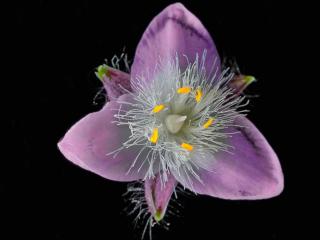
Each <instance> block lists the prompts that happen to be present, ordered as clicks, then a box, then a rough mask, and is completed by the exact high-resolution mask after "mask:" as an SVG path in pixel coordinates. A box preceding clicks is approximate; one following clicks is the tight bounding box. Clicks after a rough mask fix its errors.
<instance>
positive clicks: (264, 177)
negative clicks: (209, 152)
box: [173, 117, 283, 199]
mask: <svg viewBox="0 0 320 240" xmlns="http://www.w3.org/2000/svg"><path fill="white" fill-rule="evenodd" d="M235 124H236V125H240V126H243V127H241V128H240V127H239V128H236V131H240V132H241V133H238V134H234V135H232V138H230V140H229V141H230V142H229V144H230V145H232V146H233V147H234V150H232V152H233V153H232V154H230V153H226V152H220V153H219V154H217V155H216V156H214V157H213V156H211V158H212V163H213V165H212V171H208V170H204V169H201V170H199V171H198V174H199V177H200V179H201V181H202V183H200V182H199V181H198V180H196V179H194V178H193V179H191V181H192V184H190V181H188V176H186V175H185V174H183V173H182V172H183V171H181V173H180V174H178V173H174V172H173V174H174V175H175V177H176V178H177V180H178V181H179V182H181V183H182V184H183V185H184V186H186V187H188V188H190V189H191V190H193V191H195V192H197V193H200V194H206V195H210V196H213V197H219V198H224V199H264V198H271V197H274V196H277V195H279V194H280V193H281V192H282V190H283V174H282V170H281V166H280V163H279V160H278V158H277V156H276V154H275V152H274V151H273V150H272V148H271V146H270V145H269V143H268V142H267V141H266V139H265V138H264V137H263V136H262V134H261V133H260V132H259V130H258V129H257V128H256V127H255V126H254V125H253V124H252V123H251V122H250V121H249V120H248V119H246V118H245V117H239V118H237V119H236V121H235Z"/></svg>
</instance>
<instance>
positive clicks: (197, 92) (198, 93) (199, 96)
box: [195, 88, 202, 103]
mask: <svg viewBox="0 0 320 240" xmlns="http://www.w3.org/2000/svg"><path fill="white" fill-rule="evenodd" d="M195 98H196V101H197V103H198V102H200V100H201V98H202V91H201V89H200V88H198V89H197V91H196V97H195Z"/></svg>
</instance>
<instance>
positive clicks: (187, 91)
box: [177, 87, 191, 94]
mask: <svg viewBox="0 0 320 240" xmlns="http://www.w3.org/2000/svg"><path fill="white" fill-rule="evenodd" d="M190 91H191V87H182V88H178V90H177V93H179V94H187V93H189V92H190Z"/></svg>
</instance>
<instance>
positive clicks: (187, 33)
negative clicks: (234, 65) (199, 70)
mask: <svg viewBox="0 0 320 240" xmlns="http://www.w3.org/2000/svg"><path fill="white" fill-rule="evenodd" d="M205 50H206V51H207V57H206V62H205V67H206V70H207V73H208V75H209V73H210V72H212V73H215V72H216V71H218V70H219V69H220V59H219V55H218V52H217V49H216V47H215V45H214V43H213V41H212V38H211V36H210V34H209V33H208V31H207V30H206V29H205V27H204V26H203V25H202V23H201V22H200V21H199V19H198V18H197V17H196V16H194V15H193V14H192V13H191V12H189V11H188V10H187V9H186V8H185V7H184V6H183V5H182V4H181V3H175V4H172V5H170V6H168V7H167V8H165V9H164V10H163V11H162V12H161V13H160V14H159V15H157V16H156V17H155V18H154V19H153V20H152V22H151V23H150V25H149V26H148V28H147V29H146V31H145V32H144V34H143V36H142V38H141V40H140V42H139V45H138V47H137V50H136V54H135V58H134V62H133V64H132V68H131V77H132V80H131V81H135V78H136V77H137V76H138V77H141V76H144V75H146V74H147V76H148V77H150V78H152V74H153V73H154V70H155V67H156V65H157V64H158V62H159V59H161V61H164V62H166V60H167V59H168V58H172V57H175V56H176V54H178V56H179V61H180V65H181V68H182V69H183V67H185V66H186V65H187V59H186V58H185V56H187V57H188V60H189V62H193V61H194V60H195V58H196V55H197V54H199V56H200V57H201V56H202V54H203V52H204V51H205ZM147 80H148V79H147Z"/></svg>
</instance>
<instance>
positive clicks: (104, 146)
mask: <svg viewBox="0 0 320 240" xmlns="http://www.w3.org/2000/svg"><path fill="white" fill-rule="evenodd" d="M119 99H122V100H128V98H127V97H126V96H121V97H120V98H119ZM128 101H129V100H128ZM119 105H120V104H119V103H117V102H115V101H111V102H108V103H107V104H106V105H105V106H104V108H103V109H102V110H100V111H98V112H94V113H90V114H88V115H87V116H85V117H84V118H82V119H81V120H80V121H78V122H77V123H76V124H74V125H73V126H72V127H71V128H70V129H69V130H68V131H67V133H66V134H65V136H64V137H63V138H62V140H60V141H59V142H58V144H57V145H58V149H59V150H60V152H61V153H62V154H63V155H64V156H65V158H67V159H68V160H69V161H71V162H72V163H74V164H76V165H78V166H80V167H82V168H84V169H86V170H89V171H91V172H93V173H95V174H97V175H100V176H102V177H104V178H107V179H109V180H114V181H122V182H128V181H134V180H138V179H142V178H143V177H144V176H145V173H146V171H147V165H146V164H143V163H142V162H139V161H138V162H137V165H136V166H135V167H131V164H132V160H133V159H134V157H133V156H136V155H137V154H138V152H139V151H140V148H139V147H132V148H130V149H123V150H121V151H120V152H119V153H118V154H117V155H110V154H108V153H110V152H113V151H115V150H116V149H119V148H120V147H121V146H122V143H123V142H124V140H125V139H127V137H128V136H129V134H130V130H129V129H128V128H127V127H124V126H118V125H116V124H114V123H113V121H114V111H116V109H118V108H119ZM141 154H142V155H143V154H145V153H141ZM138 165H139V166H142V168H141V169H140V170H141V171H138V170H137V167H138ZM129 169H132V171H130V172H128V171H129Z"/></svg>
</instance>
